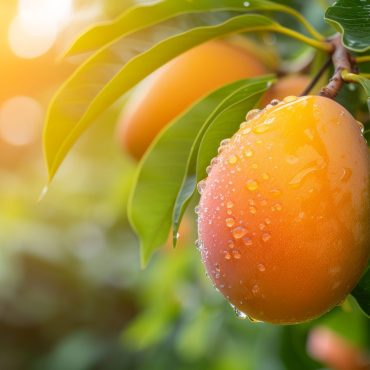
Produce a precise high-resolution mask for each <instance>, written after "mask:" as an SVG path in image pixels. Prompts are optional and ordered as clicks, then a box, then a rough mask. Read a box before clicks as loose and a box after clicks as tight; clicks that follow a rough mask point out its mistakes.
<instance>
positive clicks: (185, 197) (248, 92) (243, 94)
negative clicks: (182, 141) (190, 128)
mask: <svg viewBox="0 0 370 370" xmlns="http://www.w3.org/2000/svg"><path fill="white" fill-rule="evenodd" d="M273 79H274V76H264V77H259V78H254V79H250V80H249V81H250V83H249V84H248V85H246V86H243V87H240V88H239V89H237V90H235V92H234V93H233V94H230V95H229V96H228V97H226V98H225V99H224V101H222V102H221V103H220V105H219V106H218V108H217V110H216V112H215V113H217V116H216V117H215V115H212V116H210V117H209V118H208V120H207V121H206V122H205V123H204V125H203V126H202V128H201V129H200V130H199V132H198V135H197V137H196V138H195V140H194V143H193V145H192V147H191V150H190V154H189V158H188V163H187V168H186V172H185V177H184V180H183V183H182V187H181V190H180V192H179V194H178V196H177V199H176V202H175V207H174V212H173V221H172V223H173V244H174V246H175V245H176V235H177V232H178V228H179V226H180V222H181V219H182V216H183V214H184V212H185V210H186V208H187V206H188V204H189V202H190V199H191V197H192V196H193V194H194V191H195V188H196V183H197V176H196V167H197V158H198V151H199V147H200V144H201V142H202V139H203V136H204V134H205V132H206V131H207V129H208V128H209V126H210V125H211V126H213V124H214V121H218V120H219V118H220V117H221V116H224V115H225V116H227V117H228V116H229V113H230V111H233V106H234V105H235V104H237V103H242V104H243V107H244V108H243V109H244V116H245V114H246V112H248V111H249V110H250V109H252V108H253V107H254V106H255V104H256V103H257V101H258V100H259V98H260V97H261V95H262V94H263V93H264V92H265V91H266V90H267V88H268V87H269V85H270V84H271V82H272V81H273ZM230 117H231V118H230V120H232V119H233V117H232V116H230ZM237 122H238V120H237ZM240 123H241V121H240V122H239V124H240ZM226 126H229V123H227V124H226ZM232 126H233V125H232ZM224 138H225V137H221V138H220V139H219V141H218V143H217V147H218V144H219V143H220V141H221V140H222V139H224ZM211 159H212V157H209V158H208V164H209V162H210V161H211Z"/></svg>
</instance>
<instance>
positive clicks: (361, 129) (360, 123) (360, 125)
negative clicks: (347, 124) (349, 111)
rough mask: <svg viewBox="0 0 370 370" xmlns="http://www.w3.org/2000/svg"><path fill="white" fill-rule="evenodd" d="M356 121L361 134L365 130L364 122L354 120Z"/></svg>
mask: <svg viewBox="0 0 370 370" xmlns="http://www.w3.org/2000/svg"><path fill="white" fill-rule="evenodd" d="M356 122H357V124H358V127H359V128H360V131H361V134H363V133H364V131H365V127H364V124H363V123H362V122H360V121H356Z"/></svg>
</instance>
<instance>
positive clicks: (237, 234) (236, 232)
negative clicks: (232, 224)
mask: <svg viewBox="0 0 370 370" xmlns="http://www.w3.org/2000/svg"><path fill="white" fill-rule="evenodd" d="M246 233H247V229H246V228H245V227H243V226H237V227H236V228H235V229H233V231H232V234H233V237H234V238H235V239H241V238H242V237H243V236H244V235H245V234H246Z"/></svg>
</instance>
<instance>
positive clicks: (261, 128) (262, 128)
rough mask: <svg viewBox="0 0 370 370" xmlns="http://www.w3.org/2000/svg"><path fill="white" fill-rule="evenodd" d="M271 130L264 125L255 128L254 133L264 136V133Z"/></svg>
mask: <svg viewBox="0 0 370 370" xmlns="http://www.w3.org/2000/svg"><path fill="white" fill-rule="evenodd" d="M269 129H270V127H269V126H268V125H265V124H262V125H258V126H255V127H253V129H252V131H253V132H254V133H255V134H263V133H264V132H266V131H268V130H269Z"/></svg>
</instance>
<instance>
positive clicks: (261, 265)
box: [257, 263, 266, 272]
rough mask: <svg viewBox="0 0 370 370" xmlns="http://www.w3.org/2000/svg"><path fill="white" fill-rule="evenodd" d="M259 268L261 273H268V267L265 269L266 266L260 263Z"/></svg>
mask: <svg viewBox="0 0 370 370" xmlns="http://www.w3.org/2000/svg"><path fill="white" fill-rule="evenodd" d="M257 268H258V270H259V271H261V272H264V271H266V267H265V265H263V264H262V263H259V264H258V265H257Z"/></svg>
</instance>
